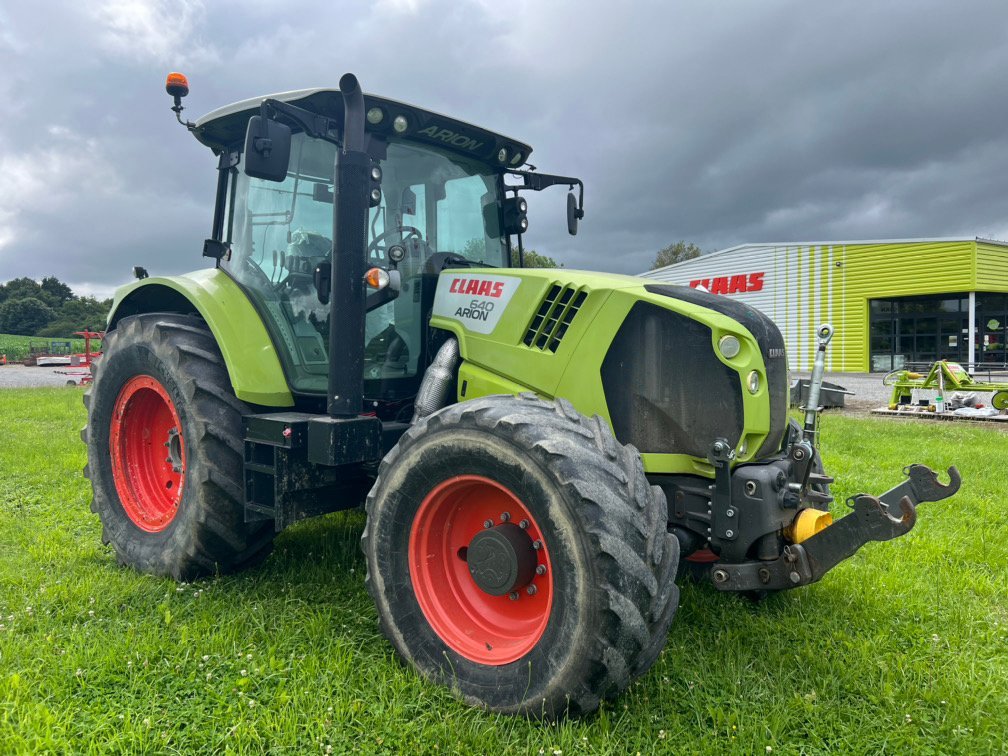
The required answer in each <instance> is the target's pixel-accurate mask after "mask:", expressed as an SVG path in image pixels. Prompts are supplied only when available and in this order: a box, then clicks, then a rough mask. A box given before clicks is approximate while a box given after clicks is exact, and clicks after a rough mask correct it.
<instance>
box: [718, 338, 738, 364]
mask: <svg viewBox="0 0 1008 756" xmlns="http://www.w3.org/2000/svg"><path fill="white" fill-rule="evenodd" d="M718 349H720V350H721V354H722V355H723V356H724V358H725V359H726V360H730V359H731V358H732V357H734V356H736V355H737V354H738V353H739V351H741V349H742V345H741V344H740V343H739V340H738V339H737V338H736V337H734V336H730V335H729V336H722V337H721V338H720V340H719V341H718Z"/></svg>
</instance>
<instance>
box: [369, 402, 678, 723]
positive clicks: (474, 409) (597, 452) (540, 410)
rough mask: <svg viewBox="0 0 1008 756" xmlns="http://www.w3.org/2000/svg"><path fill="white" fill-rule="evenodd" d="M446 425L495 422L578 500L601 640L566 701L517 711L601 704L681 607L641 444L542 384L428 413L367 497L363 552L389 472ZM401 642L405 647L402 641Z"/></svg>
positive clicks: (674, 546)
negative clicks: (544, 394)
mask: <svg viewBox="0 0 1008 756" xmlns="http://www.w3.org/2000/svg"><path fill="white" fill-rule="evenodd" d="M445 427H450V428H452V429H461V428H476V429H481V430H486V431H491V432H493V433H494V435H497V436H498V437H502V438H505V439H507V440H509V441H511V442H512V443H514V444H515V445H516V446H519V447H521V451H522V453H524V454H526V455H527V456H528V457H529V458H530V459H531V460H532V461H533V462H534V463H535V464H536V465H537V466H538V467H539V468H540V469H541V470H543V471H544V472H547V473H548V474H549V475H550V476H551V477H552V479H553V480H555V481H556V483H557V485H558V486H559V487H560V488H561V489H564V490H566V492H567V494H566V498H567V499H568V500H570V501H577V502H578V503H579V506H578V507H575V508H574V515H575V517H576V518H577V520H578V525H579V528H580V531H581V533H582V534H583V536H584V537H585V538H586V539H587V541H588V543H589V544H590V546H589V551H590V552H592V553H594V554H595V557H594V560H593V561H594V563H595V564H596V565H597V575H596V580H597V583H596V586H595V590H596V591H598V592H600V593H601V594H602V595H603V596H604V600H603V601H601V603H600V606H601V607H603V608H604V613H605V614H606V615H607V616H606V617H597V618H596V620H597V621H594V622H592V623H591V625H592V627H591V628H590V629H587V632H590V633H592V634H593V638H592V640H591V642H590V644H589V646H588V647H589V648H591V649H593V651H592V658H591V659H590V660H589V667H590V668H591V669H592V670H593V672H592V674H591V675H590V677H589V678H588V679H585V680H583V681H582V683H583V684H580V685H577V686H575V689H574V690H570V691H568V692H567V693H566V696H565V698H566V703H565V704H561V703H559V701H558V699H557V698H554V699H553V700H548V701H547V702H546V703H545V704H543V707H540V708H536V707H535V706H534V705H533V704H534V702H528V704H526V705H523V706H517V707H515V708H514V711H516V712H519V713H524V714H526V715H528V716H533V717H535V716H546V717H552V716H555V715H557V714H561V713H568V714H574V715H578V714H583V713H587V712H590V711H592V710H594V709H595V708H597V707H598V705H599V702H600V701H601V700H607V699H611V698H613V697H614V696H616V695H617V694H618V693H620V692H621V691H623V690H625V689H626V688H627V687H628V686H629V684H630V683H631V682H632V681H633V680H634V679H635V678H637V677H639V676H641V675H642V674H644V673H645V672H646V671H647V669H648V668H649V667H650V666H651V665H652V664H653V663H654V661H655V660H656V659H657V657H658V655H659V653H660V651H661V649H662V648H663V647H664V645H665V640H666V636H667V633H668V628H669V625H670V624H671V622H672V620H673V617H674V615H675V609H676V607H677V605H678V589H677V588H676V586H675V584H674V578H675V575H676V567H677V565H678V560H679V553H678V552H679V549H678V541H677V540H676V539H675V537H674V536H672V535H670V534H668V533H667V532H666V522H667V503H666V501H665V495H664V493H663V492H662V491H661V489H660V488H658V487H655V486H651V485H650V484H649V482H648V481H647V478H646V477H645V474H644V469H643V466H642V463H641V458H640V455H639V453H638V452H637V450H636V449H634V448H633V447H631V446H624V445H622V444H620V443H619V442H618V441H617V440H616V438H615V437H614V436H613V433H612V431H611V429H610V428H609V425H608V424H607V423H606V421H604V420H603V419H602V418H600V417H598V416H595V417H593V418H587V417H585V416H584V415H582V414H581V413H580V412H578V411H577V409H576V408H574V406H573V405H572V404H571V403H570V402H568V401H566V400H563V399H558V400H554V401H548V400H545V399H542V398H540V397H538V396H537V395H535V394H520V395H518V396H517V397H512V396H490V397H483V398H479V399H474V400H471V401H468V402H464V403H462V404H456V405H451V406H449V407H446V408H444V409H443V410H440V411H439V412H436V413H434V414H432V415H430V416H429V417H427V418H425V419H422V420H420V421H419V422H417V423H416V424H414V425H413V426H412V427H411V428H410V429H409V430H407V431H406V433H405V434H404V436H403V437H402V438H401V439H400V441H399V444H397V446H396V447H395V448H394V449H393V450H392V452H390V453H389V454H388V455H387V456H386V457H385V459H384V460H383V461H382V463H381V465H380V467H379V472H378V479H377V481H376V483H375V486H374V487H373V488H372V490H371V493H370V494H369V496H368V499H367V504H366V508H367V513H368V525H367V526H366V527H365V530H364V533H363V536H362V538H361V544H362V548H363V550H364V552H365V554H369V556H370V551H369V549H370V546H369V539H370V538H371V522H372V520H373V519H374V518H375V516H376V514H377V512H376V508H377V507H378V506H379V505H380V500H379V496H378V492H380V491H382V490H383V480H384V479H385V478H386V477H387V476H389V475H390V474H391V473H392V471H393V470H394V469H396V468H397V467H398V466H399V465H400V457H401V456H403V454H404V450H406V449H409V447H411V446H412V445H413V444H416V443H419V442H420V441H421V439H423V438H424V437H425V436H427V435H428V434H430V433H431V432H432V431H435V430H437V429H439V428H445ZM368 564H369V570H368V573H367V577H366V583H367V586H368V590H369V591H370V592H371V594H372V597H373V598H374V599H375V601H376V603H377V604H378V606H379V608H381V606H382V597H381V596H380V595H379V593H380V589H379V587H378V585H376V583H375V581H374V579H373V576H372V575H371V570H370V567H371V559H370V558H369V560H368ZM379 618H380V625H381V629H382V631H383V633H384V634H385V635H386V637H387V638H389V640H390V641H391V642H392V643H393V645H397V637H398V635H399V634H398V632H397V630H396V628H394V627H392V626H390V624H389V620H388V618H386V617H385V616H384V613H383V612H382V611H379ZM397 650H400V653H402V651H401V649H398V646H397ZM421 671H423V672H425V674H428V676H432V677H434V676H436V674H434V673H432V672H431V671H430V670H421ZM561 709H565V710H563V711H561Z"/></svg>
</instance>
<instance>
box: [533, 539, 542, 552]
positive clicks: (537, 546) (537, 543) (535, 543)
mask: <svg viewBox="0 0 1008 756" xmlns="http://www.w3.org/2000/svg"><path fill="white" fill-rule="evenodd" d="M542 547H543V542H542V541H539V540H535V541H533V542H532V548H533V549H535V550H536V551H539V549H541V548H542Z"/></svg>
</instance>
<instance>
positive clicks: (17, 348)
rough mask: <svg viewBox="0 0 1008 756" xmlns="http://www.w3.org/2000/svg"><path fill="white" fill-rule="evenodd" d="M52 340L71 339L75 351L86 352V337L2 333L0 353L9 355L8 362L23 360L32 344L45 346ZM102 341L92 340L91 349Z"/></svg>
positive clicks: (0, 336)
mask: <svg viewBox="0 0 1008 756" xmlns="http://www.w3.org/2000/svg"><path fill="white" fill-rule="evenodd" d="M50 341H70V342H72V343H73V351H74V352H77V353H83V352H84V339H81V338H71V337H69V336H67V337H64V338H59V337H56V336H15V335H13V334H9V333H0V354H5V355H7V361H8V362H15V361H18V362H19V361H21V360H23V359H24V358H25V357H27V356H28V351H29V347H30V346H45V345H48V344H49V342H50ZM100 346H101V342H100V341H97V342H96V341H92V342H91V349H92V350H95V349H99V348H100Z"/></svg>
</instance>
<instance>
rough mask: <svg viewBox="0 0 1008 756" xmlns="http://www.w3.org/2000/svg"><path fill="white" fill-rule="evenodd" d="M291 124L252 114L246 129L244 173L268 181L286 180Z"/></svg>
mask: <svg viewBox="0 0 1008 756" xmlns="http://www.w3.org/2000/svg"><path fill="white" fill-rule="evenodd" d="M290 147H291V130H290V127H289V126H285V125H284V124H282V123H278V122H277V121H274V120H271V119H269V118H263V117H262V116H252V117H251V118H249V123H248V130H247V131H246V132H245V157H244V161H245V173H246V175H248V176H251V177H252V178H259V179H264V180H265V181H283V180H284V179H285V178H287V166H288V164H289V163H290Z"/></svg>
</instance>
